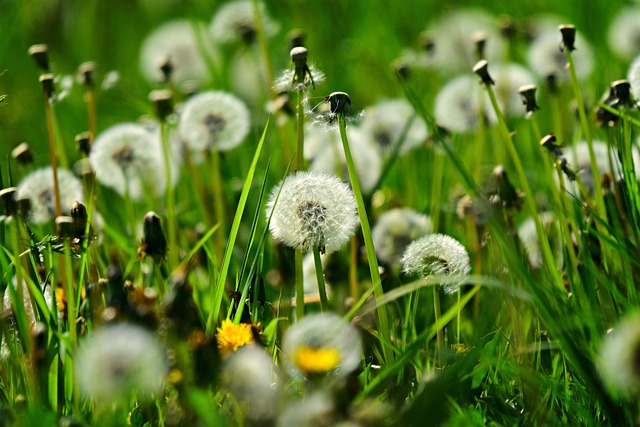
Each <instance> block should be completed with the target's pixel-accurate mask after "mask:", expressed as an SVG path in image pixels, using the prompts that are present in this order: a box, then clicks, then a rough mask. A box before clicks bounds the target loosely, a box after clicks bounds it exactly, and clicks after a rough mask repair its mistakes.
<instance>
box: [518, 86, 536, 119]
mask: <svg viewBox="0 0 640 427" xmlns="http://www.w3.org/2000/svg"><path fill="white" fill-rule="evenodd" d="M537 89H538V88H537V87H536V85H525V86H520V89H518V93H520V95H521V96H522V103H523V104H524V106H525V109H526V111H527V113H532V112H534V111H536V110H539V109H540V106H539V105H538V103H537V102H536V90H537Z"/></svg>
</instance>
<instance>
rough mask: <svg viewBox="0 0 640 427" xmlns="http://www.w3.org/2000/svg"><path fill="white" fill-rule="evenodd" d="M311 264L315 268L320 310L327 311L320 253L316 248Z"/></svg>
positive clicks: (327, 304)
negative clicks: (312, 263)
mask: <svg viewBox="0 0 640 427" xmlns="http://www.w3.org/2000/svg"><path fill="white" fill-rule="evenodd" d="M313 262H314V264H315V266H316V278H317V279H318V294H319V295H320V310H322V311H328V310H329V301H328V299H327V288H326V286H325V283H324V272H323V270H322V258H320V251H319V250H318V248H317V247H316V246H314V247H313Z"/></svg>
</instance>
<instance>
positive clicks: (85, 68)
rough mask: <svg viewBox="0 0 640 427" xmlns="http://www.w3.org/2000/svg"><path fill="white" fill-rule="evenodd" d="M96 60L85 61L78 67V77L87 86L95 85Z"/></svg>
mask: <svg viewBox="0 0 640 427" xmlns="http://www.w3.org/2000/svg"><path fill="white" fill-rule="evenodd" d="M95 75H96V64H95V62H85V63H83V64H80V66H79V67H78V78H79V80H80V82H81V83H82V84H83V85H85V86H86V87H87V88H90V89H92V88H93V87H94V86H95V79H96V76H95Z"/></svg>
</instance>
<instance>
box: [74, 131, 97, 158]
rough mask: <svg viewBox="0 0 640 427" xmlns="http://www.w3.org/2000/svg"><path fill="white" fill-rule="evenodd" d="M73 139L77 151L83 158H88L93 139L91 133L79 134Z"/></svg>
mask: <svg viewBox="0 0 640 427" xmlns="http://www.w3.org/2000/svg"><path fill="white" fill-rule="evenodd" d="M75 139H76V147H77V148H78V151H79V152H80V153H81V154H82V155H83V156H85V157H86V156H89V153H90V152H91V141H92V139H93V136H92V135H91V132H89V131H86V132H82V133H79V134H77V135H76V138H75Z"/></svg>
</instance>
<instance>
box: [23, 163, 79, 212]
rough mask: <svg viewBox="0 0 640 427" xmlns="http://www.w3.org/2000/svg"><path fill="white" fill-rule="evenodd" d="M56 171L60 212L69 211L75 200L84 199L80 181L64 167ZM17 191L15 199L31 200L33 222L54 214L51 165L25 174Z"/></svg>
mask: <svg viewBox="0 0 640 427" xmlns="http://www.w3.org/2000/svg"><path fill="white" fill-rule="evenodd" d="M57 172H58V188H59V190H60V205H61V207H62V212H63V213H69V212H70V211H71V208H72V207H73V203H74V202H75V201H76V200H77V201H80V202H82V201H83V199H84V196H83V195H84V192H83V190H82V182H81V181H80V180H79V179H78V178H76V177H75V175H74V174H73V173H72V172H70V171H68V170H66V169H61V168H58V169H57ZM17 191H18V193H17V195H16V200H18V199H21V198H28V199H29V200H31V213H30V215H29V219H30V221H31V222H33V223H34V224H44V223H45V222H48V221H50V220H51V219H52V218H54V217H55V216H56V208H55V198H54V190H53V170H52V169H51V167H45V168H42V169H38V170H36V171H34V172H31V173H30V174H29V175H27V176H25V177H24V178H23V179H22V181H21V182H20V185H18V187H17Z"/></svg>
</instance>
